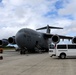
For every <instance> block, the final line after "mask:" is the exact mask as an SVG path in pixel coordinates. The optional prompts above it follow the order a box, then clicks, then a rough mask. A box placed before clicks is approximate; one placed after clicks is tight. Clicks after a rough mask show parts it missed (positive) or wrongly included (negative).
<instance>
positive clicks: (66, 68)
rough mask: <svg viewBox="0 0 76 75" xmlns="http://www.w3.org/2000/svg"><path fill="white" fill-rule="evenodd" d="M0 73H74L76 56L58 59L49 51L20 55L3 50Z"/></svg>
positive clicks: (75, 74) (31, 74)
mask: <svg viewBox="0 0 76 75" xmlns="http://www.w3.org/2000/svg"><path fill="white" fill-rule="evenodd" d="M2 56H3V60H0V75H76V57H71V58H66V59H59V58H57V57H52V58H51V57H50V55H49V53H42V54H39V53H36V54H25V55H20V54H19V52H15V51H14V50H7V51H4V53H3V54H2Z"/></svg>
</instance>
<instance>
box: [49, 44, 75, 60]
mask: <svg viewBox="0 0 76 75" xmlns="http://www.w3.org/2000/svg"><path fill="white" fill-rule="evenodd" d="M49 54H50V55H51V57H52V56H58V57H59V58H63V59H64V58H66V57H67V56H76V44H58V45H56V47H54V48H53V49H52V48H51V47H50V48H49Z"/></svg>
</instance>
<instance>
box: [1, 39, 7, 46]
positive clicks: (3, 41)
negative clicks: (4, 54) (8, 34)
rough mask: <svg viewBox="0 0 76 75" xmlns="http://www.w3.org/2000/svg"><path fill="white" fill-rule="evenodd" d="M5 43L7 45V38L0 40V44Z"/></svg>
mask: <svg viewBox="0 0 76 75" xmlns="http://www.w3.org/2000/svg"><path fill="white" fill-rule="evenodd" d="M6 45H8V40H7V39H2V40H0V46H6Z"/></svg>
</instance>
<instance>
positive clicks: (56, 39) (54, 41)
mask: <svg viewBox="0 0 76 75" xmlns="http://www.w3.org/2000/svg"><path fill="white" fill-rule="evenodd" d="M51 40H52V42H53V43H54V44H57V43H59V42H60V37H59V36H58V35H53V36H52V38H51Z"/></svg>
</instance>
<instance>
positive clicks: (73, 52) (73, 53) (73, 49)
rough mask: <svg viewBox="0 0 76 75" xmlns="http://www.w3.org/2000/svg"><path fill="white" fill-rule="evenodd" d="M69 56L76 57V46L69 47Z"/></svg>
mask: <svg viewBox="0 0 76 75" xmlns="http://www.w3.org/2000/svg"><path fill="white" fill-rule="evenodd" d="M68 55H69V56H76V45H68Z"/></svg>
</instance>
